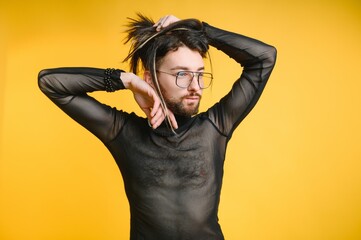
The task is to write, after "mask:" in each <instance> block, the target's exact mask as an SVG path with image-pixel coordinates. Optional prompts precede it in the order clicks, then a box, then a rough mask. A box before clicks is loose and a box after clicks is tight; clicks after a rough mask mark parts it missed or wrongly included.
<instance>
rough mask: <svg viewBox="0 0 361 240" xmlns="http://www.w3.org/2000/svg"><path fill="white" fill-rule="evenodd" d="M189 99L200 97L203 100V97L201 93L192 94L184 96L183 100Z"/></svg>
mask: <svg viewBox="0 0 361 240" xmlns="http://www.w3.org/2000/svg"><path fill="white" fill-rule="evenodd" d="M187 97H199V99H201V98H202V95H201V94H199V93H191V94H187V95H184V96H183V98H187Z"/></svg>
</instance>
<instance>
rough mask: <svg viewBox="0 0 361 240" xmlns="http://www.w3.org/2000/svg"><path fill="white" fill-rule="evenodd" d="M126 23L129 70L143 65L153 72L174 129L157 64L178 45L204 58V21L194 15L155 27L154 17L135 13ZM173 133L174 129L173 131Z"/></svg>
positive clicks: (152, 74)
mask: <svg viewBox="0 0 361 240" xmlns="http://www.w3.org/2000/svg"><path fill="white" fill-rule="evenodd" d="M129 20H130V22H129V24H128V25H127V27H128V30H127V31H126V33H127V34H128V35H127V37H126V41H125V43H127V42H131V43H132V45H131V48H130V52H129V54H128V56H127V57H126V58H125V59H124V61H128V60H130V70H131V71H132V72H133V73H135V74H137V73H138V71H139V69H140V67H139V63H140V62H141V63H142V67H143V68H144V69H146V70H148V71H149V72H150V74H151V76H152V81H153V84H154V86H155V88H156V89H155V90H156V91H157V94H158V96H159V98H160V100H161V105H162V108H163V111H164V113H165V115H166V119H167V123H168V126H169V127H170V129H171V130H172V131H173V133H175V131H174V129H173V127H172V125H171V123H170V119H169V115H168V110H167V106H166V103H165V101H164V98H163V94H162V92H161V89H160V85H159V82H158V78H157V75H156V68H157V65H158V64H159V61H160V60H162V58H163V57H164V56H165V55H166V54H167V53H168V52H169V51H176V50H177V49H178V48H179V47H181V46H186V47H188V48H189V49H191V50H195V51H198V52H199V54H200V55H201V56H202V57H203V58H205V57H206V55H207V52H208V48H209V47H208V39H207V37H206V35H205V33H204V31H203V24H202V22H200V21H199V20H197V19H185V20H179V21H177V22H174V23H172V24H170V25H169V26H167V27H165V28H163V29H161V30H160V31H157V30H156V28H155V27H154V26H153V25H154V21H153V20H152V19H150V18H147V17H145V16H143V15H142V14H138V19H133V18H129ZM175 134H176V133H175Z"/></svg>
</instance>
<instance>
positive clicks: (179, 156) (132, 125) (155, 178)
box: [39, 23, 276, 240]
mask: <svg viewBox="0 0 361 240" xmlns="http://www.w3.org/2000/svg"><path fill="white" fill-rule="evenodd" d="M203 25H204V31H205V32H206V34H207V37H208V38H209V42H210V45H211V46H213V47H215V48H217V49H218V50H220V51H222V52H224V53H225V54H227V55H228V56H229V57H231V58H232V59H234V60H235V61H237V62H238V63H240V64H241V65H242V66H243V67H244V69H243V72H242V73H241V76H240V78H239V79H237V80H236V82H235V83H234V85H233V87H232V89H231V91H230V92H229V93H228V94H227V95H226V96H224V97H223V98H222V99H221V100H220V101H219V102H218V103H216V104H215V105H213V106H212V107H211V108H209V109H208V110H207V111H206V112H202V113H199V114H197V115H196V116H193V117H189V118H184V117H180V116H176V119H177V122H178V125H179V128H178V129H176V132H177V135H174V133H172V132H171V130H170V129H168V127H167V126H165V125H161V126H160V127H158V128H157V129H156V130H153V129H152V128H151V127H149V125H148V122H147V119H145V118H143V117H139V116H137V115H136V114H134V113H127V112H124V111H121V110H117V109H115V108H112V107H109V106H107V105H105V104H102V103H100V102H98V101H97V100H96V99H94V98H92V97H90V96H88V95H87V93H89V92H93V91H105V85H104V76H105V75H104V69H98V68H57V69H47V70H43V71H41V72H40V74H39V87H40V89H41V90H42V91H43V92H44V93H45V94H46V95H47V96H48V97H49V98H50V99H51V100H52V101H53V102H54V103H55V104H56V105H57V106H58V107H60V108H61V109H62V110H63V111H64V112H65V113H66V114H68V115H69V116H70V117H72V118H73V119H74V120H75V121H77V122H78V123H79V124H81V125H82V126H84V127H85V128H87V129H88V130H89V131H91V132H92V133H93V134H94V135H95V136H97V137H98V138H99V139H100V140H101V141H102V142H103V143H104V144H105V146H106V147H107V148H108V149H109V151H110V152H111V154H112V155H113V157H114V159H115V161H116V163H117V165H118V166H119V169H120V172H121V174H122V176H123V180H124V185H125V191H126V195H127V197H128V200H129V205H130V211H131V233H130V236H131V237H130V238H131V239H137V240H140V239H147V240H148V239H149V240H153V239H154V240H162V239H164V240H170V239H196V240H203V239H204V240H211V239H224V237H223V234H222V231H221V228H220V226H219V224H218V216H217V212H218V204H219V198H220V191H221V186H222V177H223V163H224V158H225V151H226V147H227V143H228V140H229V139H230V137H231V135H232V133H233V131H234V129H235V128H236V127H237V126H238V124H239V123H240V122H241V121H242V119H244V117H245V116H246V115H247V114H248V113H249V112H250V111H251V109H252V108H253V107H254V105H255V104H256V102H257V100H258V99H259V97H260V95H261V93H262V91H263V89H264V87H265V84H266V82H267V80H268V78H269V76H270V74H271V72H272V69H273V67H274V64H275V60H276V50H275V48H274V47H272V46H270V45H267V44H264V43H262V42H260V41H258V40H255V39H251V38H248V37H245V36H242V35H239V34H236V33H232V32H228V31H224V30H221V29H218V28H215V27H213V26H210V25H208V24H207V23H203ZM240 69H241V68H240ZM240 71H241V70H240ZM111 81H112V83H113V85H114V86H115V88H116V90H119V89H124V85H123V84H122V82H121V81H120V70H116V71H114V72H113V73H112V76H111ZM223 81H225V79H223Z"/></svg>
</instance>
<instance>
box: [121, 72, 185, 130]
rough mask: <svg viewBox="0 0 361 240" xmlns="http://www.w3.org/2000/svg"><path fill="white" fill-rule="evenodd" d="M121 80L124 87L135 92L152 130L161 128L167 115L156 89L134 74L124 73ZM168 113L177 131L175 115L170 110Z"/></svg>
mask: <svg viewBox="0 0 361 240" xmlns="http://www.w3.org/2000/svg"><path fill="white" fill-rule="evenodd" d="M121 79H122V82H123V84H124V86H125V87H126V88H127V89H129V90H131V91H132V92H133V95H134V99H135V101H136V102H137V103H138V105H139V107H140V108H141V109H142V111H143V112H144V113H145V114H146V116H147V118H148V121H149V123H150V124H151V125H152V128H154V129H155V128H157V127H159V125H160V124H161V123H162V122H163V121H164V119H165V113H164V111H163V108H162V106H161V102H160V99H159V97H158V95H157V93H156V92H155V91H154V89H153V88H152V87H151V86H150V85H149V84H148V83H147V82H145V81H144V80H143V79H141V78H139V77H138V76H137V75H135V74H133V73H122V74H121ZM167 111H168V115H169V119H170V121H171V124H172V126H173V128H175V129H177V128H178V125H177V121H176V119H175V117H174V114H173V113H172V112H171V111H170V110H169V109H167Z"/></svg>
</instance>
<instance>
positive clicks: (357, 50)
mask: <svg viewBox="0 0 361 240" xmlns="http://www.w3.org/2000/svg"><path fill="white" fill-rule="evenodd" d="M136 12H142V13H144V14H146V15H148V16H151V17H153V18H154V19H158V18H159V17H161V16H163V15H165V14H169V13H171V14H174V15H176V16H178V17H180V18H189V17H195V18H199V19H201V20H204V21H206V22H208V23H210V24H212V25H215V26H217V27H221V28H224V29H228V30H231V31H235V32H240V33H242V34H245V35H248V36H252V37H255V38H259V39H261V40H263V41H265V42H267V43H270V44H272V45H275V46H276V47H277V49H278V62H277V65H276V68H275V70H274V72H273V75H272V76H271V79H270V81H269V84H268V86H267V87H266V89H265V92H264V94H263V96H262V97H261V100H260V101H259V103H258V105H257V106H256V108H255V109H254V110H253V112H252V113H251V114H250V115H249V116H248V117H247V118H246V120H245V121H244V122H243V123H242V124H241V126H240V127H239V128H238V129H237V130H236V132H235V134H234V136H233V139H232V140H231V143H230V145H229V149H228V154H227V160H226V166H225V178H224V187H223V191H222V198H221V204H220V212H219V216H220V223H221V225H222V228H223V231H224V234H225V236H226V239H231V240H238V239H245V240H345V239H347V240H348V239H350V240H351V239H352V240H359V239H361V174H360V170H361V163H360V160H361V146H360V143H361V139H360V134H361V126H360V122H361V117H360V116H361V107H360V102H361V101H360V100H361V94H360V89H361V78H360V74H361V73H360V69H361V61H360V57H361V4H360V1H359V0H339V1H336V0H328V1H321V0H320V1H314V0H302V1H288V0H275V1H268V0H258V1H251V0H248V1H242V0H241V1H240V0H234V1H230V0H223V1H219V0H208V1H194V0H193V1H190V0H182V1H169V0H167V1H165V0H153V1H147V0H129V1H121V0H117V1H115V0H88V1H85V0H78V1H77V0H72V1H69V0H63V1H51V0H50V1H40V0H34V1H16V0H15V1H14V0H2V1H1V2H0V124H1V125H0V126H1V127H0V134H1V139H0V151H1V155H0V157H1V161H0V239H1V240H49V239H52V240H57V239H59V240H60V239H61V240H63V239H67V240H68V239H74V240H79V239H87V240H98V239H99V240H100V239H102V240H112V239H114V240H115V239H128V237H129V213H128V203H127V200H126V198H125V194H124V190H123V184H122V179H121V176H120V174H119V171H118V169H117V167H116V165H115V163H114V161H113V160H112V157H111V156H110V154H109V153H108V152H107V150H106V149H105V147H104V146H103V145H102V144H101V143H100V141H99V140H97V139H96V138H95V137H93V136H92V135H91V134H90V133H88V132H87V131H86V130H84V129H83V128H82V127H80V126H79V125H77V124H76V123H75V122H73V121H72V120H71V119H70V118H69V117H68V116H66V115H65V114H63V113H62V112H61V111H60V110H59V109H57V108H56V107H55V105H53V104H52V103H51V102H50V101H49V100H48V99H47V98H46V97H45V96H44V95H43V94H42V93H41V92H40V91H39V90H38V88H37V73H38V72H39V70H41V69H43V68H49V67H59V66H92V67H117V68H123V69H128V68H127V65H126V64H123V63H122V59H123V58H124V57H125V56H126V54H127V52H128V47H129V46H123V42H122V40H123V38H124V35H123V33H122V31H123V30H124V24H125V22H126V17H128V16H130V17H134V16H135V13H136ZM211 55H212V59H213V65H214V74H215V82H214V86H213V88H212V89H211V90H208V91H207V92H206V93H205V97H204V101H203V103H202V109H205V108H206V107H208V106H210V105H211V104H212V103H214V102H215V101H217V100H218V99H219V98H221V97H222V96H223V95H224V94H225V93H226V92H227V91H228V90H229V88H230V87H231V84H232V82H233V79H235V78H236V76H238V74H239V72H240V69H239V66H237V64H235V63H233V62H232V61H231V60H229V59H228V57H226V56H224V55H223V54H220V53H219V52H218V51H216V50H212V51H211ZM94 95H96V97H97V98H99V99H100V100H101V101H104V102H107V103H109V104H111V105H114V106H117V107H118V108H122V109H125V110H128V111H130V110H135V109H137V108H136V105H135V104H134V102H133V100H132V99H131V98H132V96H131V94H130V93H129V92H127V91H122V92H117V93H113V94H103V93H96V94H94ZM137 112H139V111H138V110H137Z"/></svg>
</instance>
